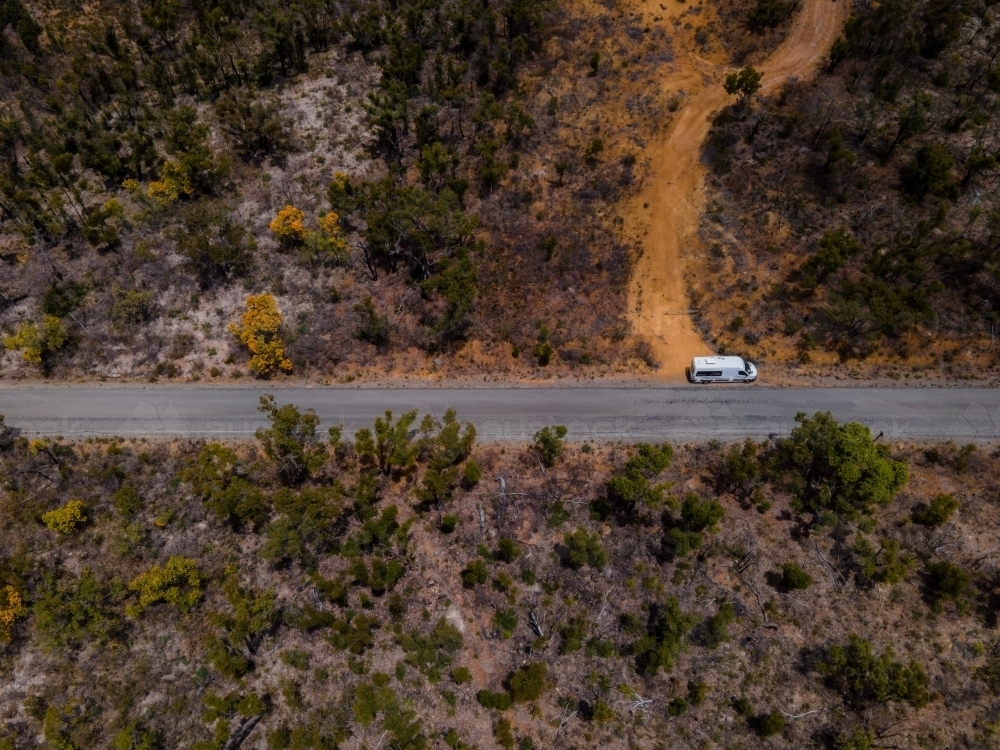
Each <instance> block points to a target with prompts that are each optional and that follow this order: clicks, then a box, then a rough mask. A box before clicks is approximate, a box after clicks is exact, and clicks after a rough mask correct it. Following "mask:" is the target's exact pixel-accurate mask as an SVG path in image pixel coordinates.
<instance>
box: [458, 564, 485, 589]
mask: <svg viewBox="0 0 1000 750" xmlns="http://www.w3.org/2000/svg"><path fill="white" fill-rule="evenodd" d="M489 577H490V574H489V571H488V570H487V568H486V563H485V562H483V561H482V560H472V561H470V562H469V564H468V565H466V566H465V568H463V569H462V585H464V586H465V587H466V588H467V589H471V588H475V587H476V586H478V585H480V584H482V583H486V581H487V579H488V578H489Z"/></svg>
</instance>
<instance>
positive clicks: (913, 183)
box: [901, 143, 955, 198]
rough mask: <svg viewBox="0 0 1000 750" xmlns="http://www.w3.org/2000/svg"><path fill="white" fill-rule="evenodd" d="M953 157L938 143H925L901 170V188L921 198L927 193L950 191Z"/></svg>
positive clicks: (951, 186)
mask: <svg viewBox="0 0 1000 750" xmlns="http://www.w3.org/2000/svg"><path fill="white" fill-rule="evenodd" d="M953 166H955V159H954V158H952V155H951V154H950V153H949V152H948V149H946V148H945V147H944V146H942V145H941V144H939V143H925V144H924V145H923V146H921V147H920V148H919V149H918V150H917V153H916V154H915V155H914V157H913V159H912V160H911V161H910V162H908V163H907V164H906V165H905V166H904V167H903V169H902V170H901V175H902V178H903V189H904V190H906V192H908V193H910V194H912V195H915V196H917V197H918V198H922V197H923V196H925V195H927V193H933V194H934V195H940V196H944V195H946V194H948V193H949V192H951V190H952V189H953V183H952V181H951V179H950V177H951V168H952V167H953Z"/></svg>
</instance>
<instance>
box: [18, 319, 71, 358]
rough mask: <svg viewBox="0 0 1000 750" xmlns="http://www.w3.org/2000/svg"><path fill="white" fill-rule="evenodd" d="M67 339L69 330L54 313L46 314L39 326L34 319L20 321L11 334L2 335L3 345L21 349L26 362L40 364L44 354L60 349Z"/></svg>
mask: <svg viewBox="0 0 1000 750" xmlns="http://www.w3.org/2000/svg"><path fill="white" fill-rule="evenodd" d="M67 339H69V332H68V331H67V330H66V326H65V325H63V322H62V321H61V320H60V319H59V318H57V317H55V316H54V315H46V316H45V317H44V318H42V324H41V326H39V325H38V324H36V323H35V322H34V321H27V322H25V323H22V324H21V325H20V326H19V327H18V329H17V330H16V331H15V332H14V334H13V335H12V336H5V337H4V340H3V345H4V347H6V348H7V349H11V350H15V351H17V350H19V351H21V352H22V355H21V356H22V358H23V359H24V361H25V362H27V363H28V364H32V365H40V364H41V363H42V359H43V358H44V357H45V356H46V355H48V354H52V353H54V352H56V351H58V350H59V349H61V348H62V346H63V345H64V344H65V343H66V341H67Z"/></svg>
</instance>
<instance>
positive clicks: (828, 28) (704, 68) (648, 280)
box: [628, 0, 850, 379]
mask: <svg viewBox="0 0 1000 750" xmlns="http://www.w3.org/2000/svg"><path fill="white" fill-rule="evenodd" d="M849 2H850V0H805V3H804V5H803V7H802V9H801V10H800V11H799V12H798V15H797V16H796V17H795V20H794V21H793V24H792V28H791V29H790V31H789V34H788V37H787V39H786V40H785V42H784V43H783V44H782V45H781V46H780V47H779V48H778V49H777V50H775V52H774V54H773V55H772V56H771V57H770V58H769V59H768V60H767V62H766V63H765V64H764V65H762V66H760V69H761V71H762V72H763V73H764V79H763V84H764V93H770V92H773V91H775V90H776V89H778V88H780V87H781V86H782V85H784V84H785V82H786V81H788V80H789V79H791V78H798V79H803V78H807V77H809V76H811V75H813V74H814V73H815V72H816V69H817V68H818V67H819V65H820V63H821V62H822V60H823V58H824V57H825V56H826V54H827V53H828V51H829V49H830V46H831V45H832V44H833V42H834V40H835V39H836V38H837V36H838V35H839V34H840V31H841V29H842V28H843V25H844V22H845V21H846V20H847V16H848V11H849ZM692 65H694V66H695V67H696V68H697V69H698V70H700V72H701V73H702V76H701V77H702V82H701V86H700V88H698V89H697V91H695V92H691V93H692V95H691V96H690V98H688V99H687V100H686V101H685V103H684V105H683V108H682V110H681V112H680V115H679V116H678V117H677V119H676V121H675V123H674V125H673V127H671V128H670V129H669V130H668V131H667V132H666V134H665V136H664V138H663V140H662V142H661V143H659V144H657V145H654V146H653V147H652V148H651V149H650V154H649V155H650V158H651V159H652V162H653V164H654V167H653V175H652V177H651V179H650V181H649V184H648V187H647V188H646V189H645V190H644V191H643V193H642V195H641V196H640V197H639V198H638V199H637V201H636V203H635V206H634V208H633V210H632V211H630V212H629V213H630V216H631V217H633V218H632V221H631V222H630V223H631V224H632V229H633V230H638V231H640V232H641V231H643V230H647V231H646V235H645V237H644V240H643V255H642V257H641V258H640V259H639V261H638V263H637V264H636V269H635V273H634V274H633V277H632V282H631V286H630V289H629V305H628V309H629V311H630V313H631V314H632V322H633V329H634V331H635V333H637V334H640V335H643V336H645V337H646V338H647V339H648V340H649V341H650V342H651V343H652V344H653V347H654V350H655V352H656V356H657V358H658V359H659V360H660V362H662V363H663V367H662V369H661V373H662V374H663V375H664V376H665V377H667V378H670V379H677V378H679V377H682V376H683V372H684V367H685V365H686V364H688V363H690V361H691V357H692V356H696V355H699V354H710V353H712V350H711V348H710V347H709V345H708V344H706V343H705V341H703V340H702V337H701V335H700V334H699V333H698V331H697V330H696V329H695V327H694V325H693V324H692V322H691V318H690V317H689V316H688V315H686V314H683V311H685V310H687V309H688V307H689V306H690V302H689V300H688V295H687V290H686V285H685V281H684V265H683V264H684V257H685V253H686V250H687V249H688V248H690V247H692V245H693V244H694V243H697V242H698V236H697V231H698V224H699V222H700V220H701V215H702V212H703V211H704V208H705V191H704V182H705V170H704V167H703V166H702V164H701V147H702V144H703V143H704V141H705V138H706V137H707V135H708V131H709V128H710V127H711V117H712V115H713V114H714V113H716V112H718V111H719V110H720V109H721V108H722V107H723V106H725V105H726V103H727V102H728V101H729V97H728V96H727V95H726V92H725V91H724V90H723V88H722V80H723V78H724V76H725V73H726V72H728V70H727V69H726V68H723V67H721V66H715V67H713V66H712V65H711V64H710V63H708V62H707V61H705V60H703V59H701V58H692ZM646 204H648V208H646V207H645V205H646ZM678 313H680V314H678Z"/></svg>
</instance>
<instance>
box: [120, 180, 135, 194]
mask: <svg viewBox="0 0 1000 750" xmlns="http://www.w3.org/2000/svg"><path fill="white" fill-rule="evenodd" d="M122 187H123V188H125V189H126V190H128V191H129V192H130V193H134V192H135V191H136V190H138V189H139V183H138V181H136V180H133V179H132V178H131V177H129V178H128V179H127V180H123V181H122Z"/></svg>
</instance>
